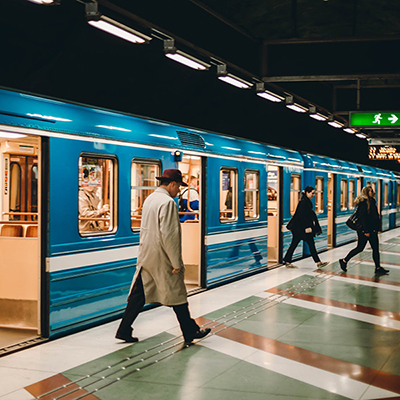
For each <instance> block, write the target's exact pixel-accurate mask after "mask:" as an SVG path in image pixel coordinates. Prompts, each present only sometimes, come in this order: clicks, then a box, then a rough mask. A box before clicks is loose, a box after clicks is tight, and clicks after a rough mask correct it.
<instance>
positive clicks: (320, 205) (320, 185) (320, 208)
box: [315, 177, 324, 214]
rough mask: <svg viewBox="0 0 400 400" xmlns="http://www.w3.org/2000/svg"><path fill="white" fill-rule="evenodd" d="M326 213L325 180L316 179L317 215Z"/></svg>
mask: <svg viewBox="0 0 400 400" xmlns="http://www.w3.org/2000/svg"><path fill="white" fill-rule="evenodd" d="M323 212H324V178H321V177H318V178H316V179H315V213H316V214H321V213H323Z"/></svg>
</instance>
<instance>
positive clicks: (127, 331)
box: [117, 274, 200, 341]
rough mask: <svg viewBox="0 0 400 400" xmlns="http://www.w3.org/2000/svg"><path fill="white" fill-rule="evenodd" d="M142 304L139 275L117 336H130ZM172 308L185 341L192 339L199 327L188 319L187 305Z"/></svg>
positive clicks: (141, 288)
mask: <svg viewBox="0 0 400 400" xmlns="http://www.w3.org/2000/svg"><path fill="white" fill-rule="evenodd" d="M144 304H145V297H144V290H143V281H142V276H141V275H140V274H139V276H138V277H137V279H136V282H135V284H134V286H133V288H132V291H131V294H130V295H129V298H128V304H127V306H126V309H125V312H124V315H123V317H122V321H121V323H120V325H119V327H118V330H117V335H120V336H130V335H131V334H132V330H133V329H132V324H133V322H134V321H135V319H136V318H137V316H138V315H139V313H140V311H142V308H143V306H144ZM172 308H173V310H174V312H175V314H176V317H177V319H178V322H179V325H180V327H181V331H182V334H183V337H184V339H185V341H186V340H190V339H192V337H193V334H194V333H195V332H196V331H198V330H199V329H200V327H199V326H198V325H197V324H196V321H195V320H194V319H192V318H191V317H190V312H189V305H188V303H184V304H179V305H177V306H172Z"/></svg>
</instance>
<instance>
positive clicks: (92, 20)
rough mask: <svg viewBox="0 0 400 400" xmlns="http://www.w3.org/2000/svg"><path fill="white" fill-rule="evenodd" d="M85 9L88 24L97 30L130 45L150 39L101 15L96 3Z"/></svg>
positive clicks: (87, 5)
mask: <svg viewBox="0 0 400 400" xmlns="http://www.w3.org/2000/svg"><path fill="white" fill-rule="evenodd" d="M85 7H86V19H87V20H88V23H89V24H90V25H92V26H94V27H95V28H97V29H101V30H102V31H104V32H107V33H111V34H112V35H115V36H118V37H120V38H121V39H124V40H127V41H128V42H131V43H139V44H140V43H146V42H149V41H150V40H151V39H152V38H151V37H150V36H147V35H145V34H144V33H141V32H138V31H136V30H135V29H132V28H130V27H129V26H126V25H124V24H121V23H120V22H118V21H115V20H113V19H111V18H108V17H106V16H105V15H102V14H101V13H100V12H99V11H98V4H97V3H86V5H85Z"/></svg>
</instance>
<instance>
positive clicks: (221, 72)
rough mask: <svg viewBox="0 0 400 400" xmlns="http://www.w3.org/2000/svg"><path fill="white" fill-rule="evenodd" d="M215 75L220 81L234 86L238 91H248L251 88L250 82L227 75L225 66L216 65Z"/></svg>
mask: <svg viewBox="0 0 400 400" xmlns="http://www.w3.org/2000/svg"><path fill="white" fill-rule="evenodd" d="M217 75H218V79H220V80H221V81H224V82H226V83H229V84H230V85H233V86H236V87H238V88H239V89H250V88H251V87H252V86H253V84H252V83H251V82H249V81H246V80H245V79H242V78H239V77H238V76H236V75H233V74H231V73H229V72H228V71H227V69H226V64H221V65H217Z"/></svg>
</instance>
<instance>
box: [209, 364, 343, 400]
mask: <svg viewBox="0 0 400 400" xmlns="http://www.w3.org/2000/svg"><path fill="white" fill-rule="evenodd" d="M204 387H206V388H209V389H217V390H231V391H233V392H242V393H243V397H244V398H246V397H247V393H263V394H264V396H265V398H266V399H269V398H270V397H269V396H270V395H273V396H276V397H275V398H277V399H279V398H280V399H285V396H289V397H288V398H294V399H297V398H304V399H312V398H315V399H345V397H342V396H338V395H336V394H332V393H329V392H327V391H325V390H323V389H320V388H317V387H315V386H312V385H308V384H306V383H304V382H300V381H298V380H296V379H292V378H289V377H287V376H284V375H281V374H278V373H275V372H272V371H269V370H266V369H264V368H261V367H258V366H256V365H253V364H250V363H247V362H246V361H241V362H239V363H238V364H236V365H235V366H233V367H232V368H230V369H228V370H227V371H225V372H224V373H223V374H221V375H219V376H218V377H215V378H214V379H213V380H211V381H210V382H208V383H207V384H206V385H204Z"/></svg>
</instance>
